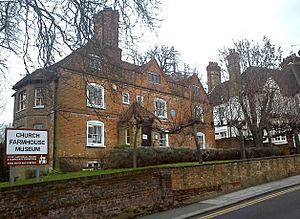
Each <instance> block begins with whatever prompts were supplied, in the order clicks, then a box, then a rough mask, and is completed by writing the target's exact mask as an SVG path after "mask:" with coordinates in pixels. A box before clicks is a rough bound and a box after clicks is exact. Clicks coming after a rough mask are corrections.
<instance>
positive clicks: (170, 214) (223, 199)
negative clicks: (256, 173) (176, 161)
mask: <svg viewBox="0 0 300 219" xmlns="http://www.w3.org/2000/svg"><path fill="white" fill-rule="evenodd" d="M299 184H300V175H298V176H292V177H288V178H284V179H281V180H277V181H273V182H269V183H265V184H262V185H257V186H253V187H249V188H247V189H243V190H239V191H236V192H232V193H228V194H225V195H221V196H218V197H215V198H212V199H207V200H204V201H201V202H197V203H194V204H191V205H187V206H185V207H181V208H176V209H172V210H168V211H164V212H160V213H156V214H152V215H148V216H145V217H140V218H139V219H184V218H189V217H193V216H196V215H199V214H204V213H208V212H210V211H214V210H217V209H219V208H223V207H226V206H229V205H232V204H236V203H239V202H241V201H246V200H248V199H251V198H255V197H257V196H261V195H264V194H267V193H270V192H274V191H277V190H281V189H285V188H288V187H292V186H295V185H299Z"/></svg>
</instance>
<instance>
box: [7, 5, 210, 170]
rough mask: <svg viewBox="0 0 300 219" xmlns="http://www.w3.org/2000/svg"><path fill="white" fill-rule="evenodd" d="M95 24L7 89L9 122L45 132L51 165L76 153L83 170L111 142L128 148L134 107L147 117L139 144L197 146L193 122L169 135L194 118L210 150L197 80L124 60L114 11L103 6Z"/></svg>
mask: <svg viewBox="0 0 300 219" xmlns="http://www.w3.org/2000/svg"><path fill="white" fill-rule="evenodd" d="M94 21H95V35H94V37H93V38H92V39H91V40H90V41H89V42H88V43H87V44H86V45H85V46H83V47H81V48H80V49H78V50H76V51H74V52H72V53H71V54H70V55H69V56H67V57H66V58H64V59H63V60H62V61H60V62H58V63H55V64H54V65H52V66H50V67H47V68H44V69H38V70H36V71H34V72H33V73H31V74H29V75H27V76H25V77H24V78H23V79H22V80H20V81H19V82H18V83H16V84H15V85H14V86H13V89H14V90H15V91H16V92H15V94H14V98H15V107H14V127H15V128H35V129H47V130H49V137H50V138H49V154H50V160H51V161H52V162H51V165H53V161H55V165H59V163H60V160H61V159H64V160H68V159H73V160H74V159H75V158H76V160H77V162H79V163H80V165H81V166H82V168H84V167H87V166H93V165H95V166H97V165H99V163H98V162H99V161H100V160H101V157H103V156H105V155H107V154H108V152H109V151H110V150H111V149H112V148H113V147H114V146H116V145H118V144H131V145H133V135H134V128H133V126H130V121H132V118H133V117H132V116H133V114H134V113H133V112H135V113H138V114H139V115H140V116H141V117H144V118H145V119H144V121H145V122H144V123H143V124H142V125H141V126H140V128H139V131H138V139H137V144H138V145H139V146H150V147H180V146H189V147H192V148H196V145H195V142H194V138H193V135H192V129H191V127H188V128H186V129H183V130H182V131H181V132H179V133H176V134H167V130H168V129H169V130H170V129H171V128H173V127H174V126H175V125H178V124H183V123H185V122H188V121H189V120H191V119H192V118H193V117H195V116H196V117H198V118H199V117H200V118H201V120H202V121H203V122H202V123H201V124H197V126H196V128H197V130H196V131H197V135H198V137H199V139H200V142H201V144H202V147H204V148H209V147H215V140H214V129H213V127H212V126H211V124H212V122H211V121H212V115H211V109H210V107H209V104H208V99H207V96H206V94H205V91H204V89H203V87H202V85H201V83H200V81H199V79H198V77H197V76H196V75H195V74H194V75H192V76H190V77H187V78H182V79H181V80H174V79H172V78H171V77H170V76H169V75H167V74H165V73H164V72H162V70H161V69H160V67H159V65H158V64H157V62H156V60H154V59H153V60H151V61H149V62H148V63H147V64H145V65H142V66H138V65H133V64H130V63H128V62H125V61H122V60H121V49H119V48H118V21H119V15H118V12H117V11H114V10H112V9H109V8H108V9H104V10H103V11H101V12H100V13H99V14H98V15H96V16H95V17H94ZM154 127H155V128H154ZM160 130H165V131H163V132H161V131H160ZM53 158H55V159H53ZM77 164H78V163H77Z"/></svg>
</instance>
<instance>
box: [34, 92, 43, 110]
mask: <svg viewBox="0 0 300 219" xmlns="http://www.w3.org/2000/svg"><path fill="white" fill-rule="evenodd" d="M38 90H40V95H41V96H40V97H37V96H38V95H37V94H38V92H37V91H38ZM37 100H40V104H37V102H38V101H37ZM44 107H45V104H44V97H43V88H41V87H37V88H35V89H34V106H33V108H44Z"/></svg>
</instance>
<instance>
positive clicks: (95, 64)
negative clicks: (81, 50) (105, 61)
mask: <svg viewBox="0 0 300 219" xmlns="http://www.w3.org/2000/svg"><path fill="white" fill-rule="evenodd" d="M89 67H90V68H92V69H95V70H100V69H101V60H100V57H99V56H97V55H94V54H89Z"/></svg>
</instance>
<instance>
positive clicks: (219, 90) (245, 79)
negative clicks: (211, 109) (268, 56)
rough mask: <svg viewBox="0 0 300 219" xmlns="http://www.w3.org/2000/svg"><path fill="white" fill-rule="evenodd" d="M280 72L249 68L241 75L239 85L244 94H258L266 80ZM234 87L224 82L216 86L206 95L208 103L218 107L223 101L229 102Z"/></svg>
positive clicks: (231, 83)
mask: <svg viewBox="0 0 300 219" xmlns="http://www.w3.org/2000/svg"><path fill="white" fill-rule="evenodd" d="M280 72H281V71H279V70H276V69H268V68H262V67H249V68H248V69H247V70H246V71H245V72H244V73H243V74H241V78H240V80H241V82H240V83H241V85H242V87H243V89H244V91H246V92H253V93H255V92H259V91H260V90H261V89H262V88H263V87H264V85H265V83H266V81H267V80H268V78H270V77H272V78H274V79H275V78H276V76H277V75H278V74H280ZM233 86H234V84H233V82H232V81H225V82H223V83H221V84H219V85H217V86H216V87H215V88H213V90H212V91H211V92H210V93H209V94H208V98H209V102H210V103H211V104H212V105H213V106H216V105H220V104H222V103H224V101H227V100H229V98H230V97H231V96H234V95H235V94H234V92H232V90H230V89H231V88H232V87H233Z"/></svg>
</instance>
